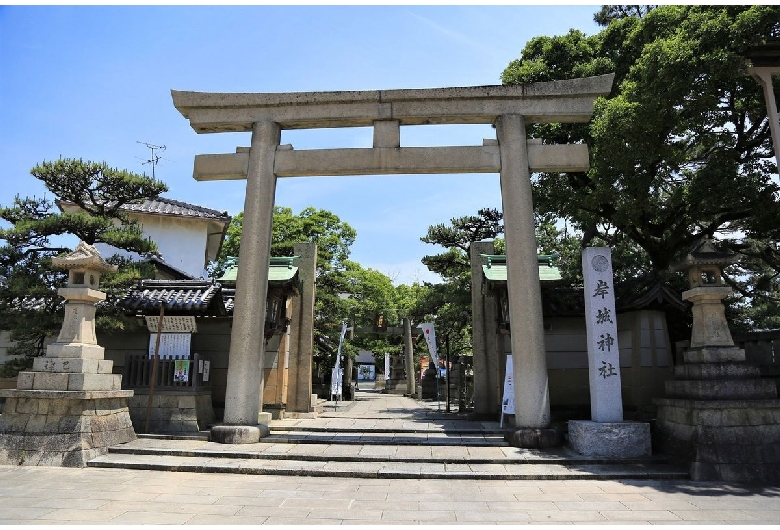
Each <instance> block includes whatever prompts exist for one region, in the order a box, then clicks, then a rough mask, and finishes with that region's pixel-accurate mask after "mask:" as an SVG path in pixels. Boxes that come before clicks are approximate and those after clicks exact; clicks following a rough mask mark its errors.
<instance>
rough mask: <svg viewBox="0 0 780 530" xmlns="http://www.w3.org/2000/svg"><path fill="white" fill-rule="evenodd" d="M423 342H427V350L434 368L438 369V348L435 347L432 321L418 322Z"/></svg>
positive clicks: (434, 331)
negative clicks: (423, 338) (423, 337)
mask: <svg viewBox="0 0 780 530" xmlns="http://www.w3.org/2000/svg"><path fill="white" fill-rule="evenodd" d="M420 328H422V331H423V335H424V336H425V342H426V343H427V344H428V351H429V352H430V353H431V359H433V364H434V366H436V369H437V370H438V369H439V350H438V348H436V330H435V329H433V322H424V323H422V324H420Z"/></svg>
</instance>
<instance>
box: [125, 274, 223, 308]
mask: <svg viewBox="0 0 780 530" xmlns="http://www.w3.org/2000/svg"><path fill="white" fill-rule="evenodd" d="M161 303H163V304H165V311H166V313H171V314H188V315H192V314H200V315H206V314H208V315H213V316H225V315H226V314H227V313H226V311H225V304H224V303H223V301H222V289H221V286H220V285H219V284H218V283H211V282H209V281H204V280H176V281H170V280H141V281H140V282H138V285H136V286H135V287H132V288H130V289H128V291H127V293H126V294H125V296H124V298H122V299H121V300H119V305H120V307H122V308H124V309H126V310H130V311H135V312H138V313H144V312H148V311H154V312H159V308H160V304H161Z"/></svg>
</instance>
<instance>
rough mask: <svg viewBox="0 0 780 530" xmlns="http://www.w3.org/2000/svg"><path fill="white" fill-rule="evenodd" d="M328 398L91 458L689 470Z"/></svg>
mask: <svg viewBox="0 0 780 530" xmlns="http://www.w3.org/2000/svg"><path fill="white" fill-rule="evenodd" d="M356 398H357V399H356V400H355V401H353V402H342V403H338V404H336V403H334V402H327V403H325V404H324V406H323V410H322V412H321V413H320V414H318V416H317V417H316V418H299V419H283V420H274V421H272V422H271V424H270V429H271V434H270V436H267V437H264V438H262V439H261V441H260V443H255V444H236V445H232V444H220V443H215V442H210V441H209V440H208V433H202V434H201V435H198V436H192V435H190V436H175V435H171V436H159V435H158V436H145V435H141V436H139V438H138V439H137V440H134V441H132V442H129V443H126V444H122V445H119V446H116V447H112V448H111V449H110V452H109V454H107V455H104V456H101V457H98V458H96V459H94V460H92V461H90V462H89V464H88V465H89V466H90V467H103V468H106V467H109V468H128V469H147V470H160V471H196V472H214V473H243V474H257V475H298V476H330V477H361V478H399V479H400V478H417V479H419V478H427V479H442V478H449V479H466V480H492V479H504V480H532V479H538V480H590V479H595V480H604V479H654V480H658V479H687V478H688V473H687V472H686V471H685V470H683V469H680V468H678V467H675V466H672V465H670V464H669V463H668V462H666V460H665V459H664V458H662V457H652V458H645V459H626V460H619V459H618V460H616V459H603V458H593V457H585V456H582V455H579V454H577V453H575V452H574V451H572V450H571V449H569V448H567V447H562V448H556V449H549V450H535V449H521V448H517V447H512V446H510V445H508V444H507V443H506V442H505V441H504V434H505V433H506V432H507V431H508V429H506V428H504V429H502V428H501V427H500V426H499V422H497V421H471V420H468V419H467V418H466V417H465V415H463V416H461V415H459V414H456V413H447V412H445V411H444V408H445V404H444V403H437V402H436V401H418V400H415V399H412V398H409V397H404V396H401V395H395V394H382V393H380V392H378V391H375V390H360V391H358V392H357V395H356Z"/></svg>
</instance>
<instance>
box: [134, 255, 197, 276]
mask: <svg viewBox="0 0 780 530" xmlns="http://www.w3.org/2000/svg"><path fill="white" fill-rule="evenodd" d="M141 263H151V264H153V265H154V266H155V267H157V268H158V270H164V271H166V272H167V273H168V274H170V275H171V276H174V277H175V278H176V279H177V280H195V279H197V278H195V276H193V275H192V274H190V273H189V272H186V271H183V270H181V269H177V268H176V267H174V266H173V265H170V264H168V263H166V262H165V260H164V259H162V258H159V257H157V256H151V257H148V258H146V259H143V260H141Z"/></svg>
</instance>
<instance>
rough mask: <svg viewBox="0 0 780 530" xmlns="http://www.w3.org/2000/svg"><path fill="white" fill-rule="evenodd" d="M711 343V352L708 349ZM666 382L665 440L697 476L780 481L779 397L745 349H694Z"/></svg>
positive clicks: (661, 410)
mask: <svg viewBox="0 0 780 530" xmlns="http://www.w3.org/2000/svg"><path fill="white" fill-rule="evenodd" d="M705 350H706V351H705ZM684 359H685V364H683V365H681V366H676V367H675V380H673V381H667V382H666V399H656V400H655V404H656V405H658V423H657V426H658V432H657V433H656V435H657V439H656V440H655V441H657V444H658V446H659V447H660V448H661V449H662V451H663V452H664V453H665V454H667V455H668V456H669V457H670V458H673V459H675V460H679V461H682V462H689V463H690V474H691V478H692V479H694V480H727V481H733V482H761V483H771V484H780V399H778V398H777V388H776V386H775V383H774V381H773V380H771V379H762V378H761V374H760V371H759V368H758V367H757V366H753V365H750V364H748V363H745V362H744V361H741V359H744V352H743V351H742V350H739V349H738V348H734V347H731V348H706V349H694V350H691V351H687V352H685V353H684Z"/></svg>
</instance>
